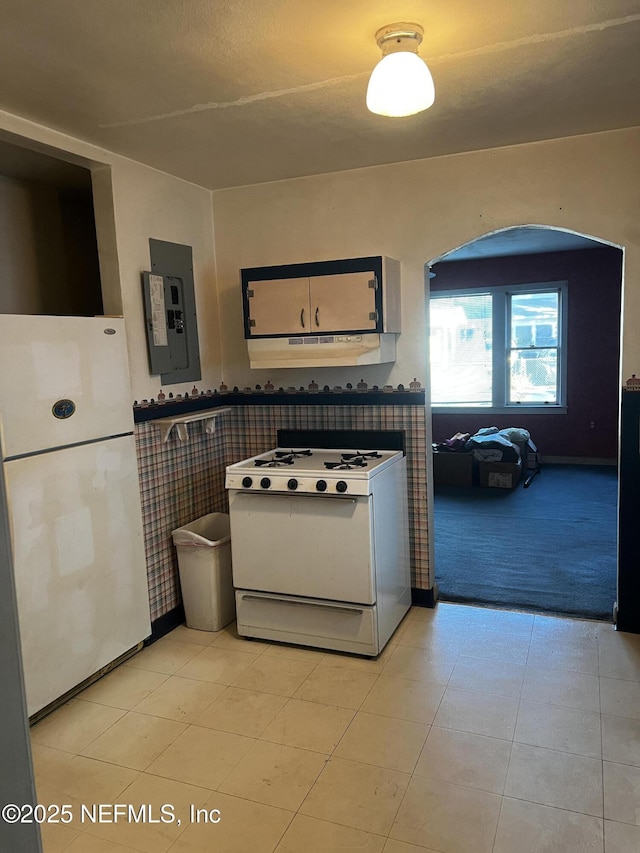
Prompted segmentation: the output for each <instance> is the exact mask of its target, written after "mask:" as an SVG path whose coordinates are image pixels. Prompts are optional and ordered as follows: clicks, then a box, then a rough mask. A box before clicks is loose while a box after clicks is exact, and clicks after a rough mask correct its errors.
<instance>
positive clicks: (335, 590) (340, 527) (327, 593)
mask: <svg viewBox="0 0 640 853" xmlns="http://www.w3.org/2000/svg"><path fill="white" fill-rule="evenodd" d="M229 515H230V520H231V556H232V565H233V584H234V586H235V587H236V588H237V589H248V590H259V591H262V592H275V593H283V594H285V595H298V596H305V597H309V598H322V599H329V600H332V601H345V602H354V603H357V604H374V603H375V600H376V599H375V563H374V550H373V549H374V544H373V510H372V502H371V496H362V497H343V496H337V495H332V496H330V497H327V496H324V495H322V496H321V495H307V494H299V495H292V494H287V493H278V492H240V491H233V490H232V491H230V492H229Z"/></svg>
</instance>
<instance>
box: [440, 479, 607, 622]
mask: <svg viewBox="0 0 640 853" xmlns="http://www.w3.org/2000/svg"><path fill="white" fill-rule="evenodd" d="M617 488H618V479H617V471H616V469H615V467H613V466H600V465H598V466H580V465H545V466H544V467H543V468H542V470H541V472H540V473H539V474H538V475H537V476H536V477H535V478H534V480H533V481H532V483H531V485H530V486H529V488H527V489H524V488H523V487H522V485H520V486H519V487H518V488H516V489H514V490H513V491H510V490H507V489H494V488H492V489H490V488H480V487H474V488H458V487H454V486H447V487H439V488H437V489H436V495H435V501H434V514H435V552H436V582H437V584H438V586H439V589H440V597H441V598H442V599H444V600H446V601H462V602H467V603H471V602H473V603H478V604H494V605H497V606H503V607H515V608H518V609H522V610H534V611H542V612H548V613H562V614H565V615H569V616H579V617H583V618H587V619H603V620H606V621H609V622H610V621H611V620H612V609H613V603H614V601H615V599H616V543H617V526H616V525H617V522H616V504H617Z"/></svg>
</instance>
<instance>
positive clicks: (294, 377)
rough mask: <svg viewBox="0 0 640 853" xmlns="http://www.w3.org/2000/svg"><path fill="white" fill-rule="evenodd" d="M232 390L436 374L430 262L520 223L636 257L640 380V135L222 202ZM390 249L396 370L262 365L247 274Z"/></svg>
mask: <svg viewBox="0 0 640 853" xmlns="http://www.w3.org/2000/svg"><path fill="white" fill-rule="evenodd" d="M213 198H214V221H215V228H216V257H217V270H218V286H219V299H220V306H221V316H222V320H223V322H222V332H221V333H222V358H223V365H224V373H225V381H226V382H227V384H229V385H232V384H237V385H239V386H243V385H255V384H257V383H260V384H263V383H264V382H265V381H266V380H267V379H270V380H271V381H272V382H274V384H276V386H277V385H283V386H285V387H286V386H288V385H296V386H298V385H302V384H307V383H308V382H309V381H310V379H311V378H314V379H315V380H316V381H317V382H319V383H320V384H328V385H335V384H344V383H345V382H346V381H353V380H354V378H355V379H356V381H357V379H358V378H360V375H362V377H364V378H365V379H366V381H367V382H369V383H370V384H372V383H376V384H378V385H383V384H385V383H387V382H389V383H391V384H394V385H397V384H398V383H400V382H402V383H407V382H409V381H410V380H411V379H412V378H413V377H414V376H417V377H418V378H419V379H421V380H422V381H423V382H424V381H425V380H426V376H427V359H426V334H425V310H424V293H425V287H424V271H423V269H424V264H425V263H426V262H427V261H430V260H432V259H434V258H437V257H438V256H439V255H441V254H443V253H445V252H447V251H449V250H451V249H453V248H455V247H457V246H459V245H461V244H463V243H465V242H467V241H469V240H472V239H474V238H475V237H478V236H480V235H482V234H486V233H488V232H490V231H493V230H496V229H500V228H505V227H508V226H513V225H523V224H540V225H550V226H554V227H558V228H565V229H569V230H573V231H577V232H579V233H583V234H587V235H590V236H594V237H598V238H600V239H602V240H605V241H608V242H611V243H614V244H618V245H621V246H623V247H625V249H626V276H625V284H624V304H625V334H624V341H623V343H624V368H623V373H624V374H625V375H626V374H630V373H632V372H636V373H638V374H640V334H638V332H637V325H638V318H639V317H640V227H639V225H638V216H639V214H640V128H635V129H631V130H622V131H615V132H611V133H602V134H594V135H590V136H582V137H573V138H569V139H561V140H553V141H550V142H541V143H535V144H528V145H520V146H514V147H510V148H501V149H496V150H491V151H481V152H473V153H470V154H461V155H456V156H451V157H440V158H435V159H431V160H420V161H414V162H411V163H400V164H394V165H390V166H380V167H375V168H367V169H361V170H357V171H352V172H341V173H335V174H330V175H323V176H319V177H312V178H304V179H297V180H289V181H282V182H278V183H272V184H263V185H257V186H251V187H244V188H238V189H230V190H221V191H218V192H215V193H214V196H213ZM374 254H387V255H390V256H391V257H394V258H397V259H398V260H400V261H401V262H402V272H403V291H402V324H403V325H402V328H403V332H402V335H401V336H400V337H399V339H398V353H397V361H396V363H395V364H394V365H379V366H370V367H367V368H349V369H348V368H330V369H327V368H325V369H324V370H311V371H310V370H280V371H276V370H268V371H264V370H251V369H250V368H249V363H248V359H247V355H246V347H245V344H244V341H243V338H242V335H243V326H242V308H241V296H240V286H239V272H238V270H239V269H240V268H241V267H246V266H261V265H268V264H286V263H294V262H301V261H316V260H327V259H331V258H342V257H357V256H365V255H374Z"/></svg>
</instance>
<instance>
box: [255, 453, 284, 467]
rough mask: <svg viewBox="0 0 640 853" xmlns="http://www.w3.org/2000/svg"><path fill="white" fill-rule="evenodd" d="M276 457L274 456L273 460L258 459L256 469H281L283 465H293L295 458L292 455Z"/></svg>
mask: <svg viewBox="0 0 640 853" xmlns="http://www.w3.org/2000/svg"><path fill="white" fill-rule="evenodd" d="M276 457H278V458H276ZM276 457H274V456H272V457H271V459H256V460H255V466H256V468H263V467H266V468H279V467H280V466H281V465H293V456H291V455H290V454H284V453H281V454H276Z"/></svg>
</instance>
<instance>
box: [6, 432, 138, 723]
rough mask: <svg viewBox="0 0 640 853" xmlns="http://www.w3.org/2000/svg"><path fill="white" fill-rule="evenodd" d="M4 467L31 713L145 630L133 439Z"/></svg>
mask: <svg viewBox="0 0 640 853" xmlns="http://www.w3.org/2000/svg"><path fill="white" fill-rule="evenodd" d="M4 471H5V478H6V482H7V495H8V503H9V516H10V523H11V538H12V545H13V561H14V572H15V580H16V592H17V598H18V616H19V621H20V635H21V641H22V656H23V663H24V672H25V682H26V690H27V702H28V706H29V714H30V715H31V714H34V713H35V712H36V711H38V710H40V709H41V708H43V707H45V706H46V705H48V704H49V703H50V702H52V701H53V700H54V699H57V698H58V697H60V696H61V695H63V694H64V693H66V692H67V691H68V690H70V689H71V688H73V687H75V686H76V685H77V684H80V683H81V682H82V681H84V679H86V678H88V677H89V676H91V675H93V674H94V673H95V672H97V671H98V670H99V669H101V668H102V667H103V666H105V664H108V663H110V662H111V661H113V660H115V659H116V658H118V657H119V656H120V655H121V654H122V653H123V652H125V651H128V650H129V649H130V648H132V647H133V646H135V645H136V644H137V643H138V642H139V641H140V640H143V639H144V638H145V637H147V636H148V635H149V634H150V622H149V598H148V593H147V576H146V566H145V555H144V546H143V538H142V519H141V511H140V496H139V490H138V478H137V467H136V457H135V446H134V439H133V437H132V436H125V437H122V438H116V439H111V440H108V441H102V442H97V443H94V444H88V445H80V446H78V447H72V448H67V449H65V450H58V451H55V452H53V453H43V454H41V455H39V456H32V457H26V458H23V459H15V460H13V461H10V462H6V463H5V464H4Z"/></svg>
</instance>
